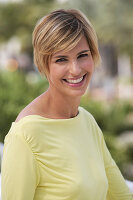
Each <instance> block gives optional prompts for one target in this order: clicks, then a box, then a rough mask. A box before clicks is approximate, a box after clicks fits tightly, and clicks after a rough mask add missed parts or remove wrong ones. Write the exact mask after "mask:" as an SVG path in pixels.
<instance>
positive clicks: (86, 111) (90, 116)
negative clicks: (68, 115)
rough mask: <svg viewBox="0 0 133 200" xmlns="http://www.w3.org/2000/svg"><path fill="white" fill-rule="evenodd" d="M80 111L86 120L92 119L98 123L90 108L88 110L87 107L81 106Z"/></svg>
mask: <svg viewBox="0 0 133 200" xmlns="http://www.w3.org/2000/svg"><path fill="white" fill-rule="evenodd" d="M79 112H81V113H82V116H83V117H84V118H85V119H86V120H89V121H92V122H93V123H96V120H95V118H94V116H93V115H92V114H91V113H90V112H89V111H88V110H86V109H85V108H83V107H79Z"/></svg>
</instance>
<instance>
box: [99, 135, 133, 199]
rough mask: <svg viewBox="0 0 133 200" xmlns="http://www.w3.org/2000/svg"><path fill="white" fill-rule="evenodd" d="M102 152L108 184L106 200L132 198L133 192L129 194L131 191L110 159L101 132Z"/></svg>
mask: <svg viewBox="0 0 133 200" xmlns="http://www.w3.org/2000/svg"><path fill="white" fill-rule="evenodd" d="M102 152H103V159H104V165H105V170H106V175H107V179H108V185H109V187H108V193H107V200H133V194H131V192H130V191H129V188H128V186H127V184H126V182H125V180H124V178H123V176H122V174H121V172H120V170H119V168H118V167H117V165H116V163H115V161H114V160H113V159H112V157H111V154H110V152H109V150H108V148H107V146H106V143H105V141H104V137H103V134H102Z"/></svg>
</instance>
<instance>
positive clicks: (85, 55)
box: [78, 53, 88, 58]
mask: <svg viewBox="0 0 133 200" xmlns="http://www.w3.org/2000/svg"><path fill="white" fill-rule="evenodd" d="M87 56H88V54H87V53H83V54H80V55H79V56H78V58H82V57H87Z"/></svg>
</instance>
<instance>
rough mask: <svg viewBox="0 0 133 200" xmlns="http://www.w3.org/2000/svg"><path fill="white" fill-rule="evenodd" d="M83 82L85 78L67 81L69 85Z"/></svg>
mask: <svg viewBox="0 0 133 200" xmlns="http://www.w3.org/2000/svg"><path fill="white" fill-rule="evenodd" d="M82 80H83V76H82V77H81V78H79V79H75V80H70V79H66V81H67V82H68V83H80V82H81V81H82Z"/></svg>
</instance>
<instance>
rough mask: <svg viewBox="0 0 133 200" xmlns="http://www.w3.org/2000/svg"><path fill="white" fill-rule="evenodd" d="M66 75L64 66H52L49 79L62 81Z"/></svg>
mask: <svg viewBox="0 0 133 200" xmlns="http://www.w3.org/2000/svg"><path fill="white" fill-rule="evenodd" d="M64 74H65V69H64V67H63V66H52V68H51V69H50V73H49V77H50V79H52V80H55V79H62V77H63V76H64Z"/></svg>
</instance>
